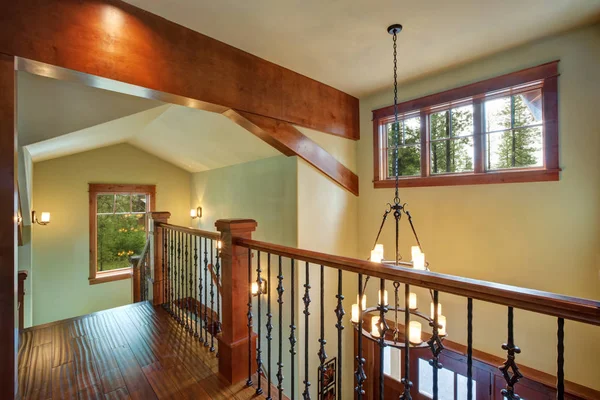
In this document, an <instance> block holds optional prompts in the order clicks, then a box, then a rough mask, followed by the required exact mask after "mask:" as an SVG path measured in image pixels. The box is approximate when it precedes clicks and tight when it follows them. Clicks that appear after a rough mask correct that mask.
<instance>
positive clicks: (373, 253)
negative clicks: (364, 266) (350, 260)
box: [369, 250, 383, 263]
mask: <svg viewBox="0 0 600 400" xmlns="http://www.w3.org/2000/svg"><path fill="white" fill-rule="evenodd" d="M382 259H383V257H382V256H381V254H380V253H379V252H378V251H377V250H371V258H369V260H370V261H371V262H376V263H380V262H381V260H382Z"/></svg>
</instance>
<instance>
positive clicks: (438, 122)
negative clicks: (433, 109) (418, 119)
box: [429, 111, 450, 140]
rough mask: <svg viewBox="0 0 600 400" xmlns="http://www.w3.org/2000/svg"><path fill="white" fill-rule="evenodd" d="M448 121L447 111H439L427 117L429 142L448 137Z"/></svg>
mask: <svg viewBox="0 0 600 400" xmlns="http://www.w3.org/2000/svg"><path fill="white" fill-rule="evenodd" d="M449 120H450V113H449V112H448V111H440V112H437V113H432V114H430V115H429V129H430V131H431V140H435V139H444V138H447V137H449V135H450V130H449V125H448V123H449V122H448V121H449Z"/></svg>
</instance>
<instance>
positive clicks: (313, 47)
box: [126, 0, 600, 97]
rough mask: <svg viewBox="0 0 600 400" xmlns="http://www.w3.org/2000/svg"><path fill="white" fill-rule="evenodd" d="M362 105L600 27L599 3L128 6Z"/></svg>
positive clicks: (266, 1)
mask: <svg viewBox="0 0 600 400" xmlns="http://www.w3.org/2000/svg"><path fill="white" fill-rule="evenodd" d="M126 1H127V2H129V3H131V4H133V5H135V6H138V7H141V8H143V9H145V10H147V11H150V12H152V13H154V14H158V15H160V16H163V17H164V18H166V19H169V20H171V21H173V22H176V23H179V24H181V25H183V26H186V27H188V28H190V29H193V30H195V31H198V32H200V33H203V34H205V35H207V36H210V37H212V38H215V39H217V40H220V41H222V42H225V43H227V44H230V45H232V46H234V47H237V48H240V49H242V50H245V51H247V52H249V53H252V54H254V55H257V56H259V57H262V58H264V59H266V60H269V61H272V62H274V63H276V64H279V65H282V66H284V67H287V68H289V69H292V70H294V71H296V72H298V73H301V74H304V75H306V76H308V77H310V78H313V79H316V80H317V81H320V82H323V83H326V84H328V85H330V86H333V87H335V88H337V89H340V90H342V91H345V92H346V93H349V94H351V95H354V96H357V97H361V96H364V95H367V94H369V93H372V92H374V91H377V90H380V89H382V88H385V87H389V86H390V85H391V51H392V49H391V46H392V42H391V38H390V36H389V35H388V34H387V33H386V31H385V29H386V27H387V26H388V25H390V24H392V23H401V24H403V25H404V32H402V33H401V34H400V36H399V40H398V51H399V55H400V56H399V60H400V63H399V79H400V80H401V81H405V80H409V79H412V78H416V77H419V76H422V75H425V74H429V73H433V72H435V71H438V70H441V69H445V68H448V67H451V66H454V65H458V64H461V63H465V62H468V61H470V60H473V59H476V58H479V57H483V56H486V55H489V54H492V53H495V52H498V51H501V50H503V49H506V48H510V47H514V46H517V45H519V44H523V43H525V42H528V41H531V40H535V39H538V38H541V37H544V36H547V35H549V34H552V33H557V32H560V31H564V30H568V29H570V28H573V27H576V26H579V25H583V24H586V23H590V22H593V21H597V20H599V19H600V1H596V0H555V1H548V0H502V1H497V0H460V1H448V0H419V1H415V0H377V1H365V0H329V1H323V0H286V1H281V0H254V1H239V0H220V1H211V2H203V1H197V0H176V1H163V0H126Z"/></svg>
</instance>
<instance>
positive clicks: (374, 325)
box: [371, 317, 381, 337]
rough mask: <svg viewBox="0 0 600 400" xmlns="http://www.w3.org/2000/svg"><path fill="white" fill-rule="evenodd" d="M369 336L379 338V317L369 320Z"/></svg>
mask: <svg viewBox="0 0 600 400" xmlns="http://www.w3.org/2000/svg"><path fill="white" fill-rule="evenodd" d="M371 336H373V337H380V336H381V335H380V334H379V317H373V318H371Z"/></svg>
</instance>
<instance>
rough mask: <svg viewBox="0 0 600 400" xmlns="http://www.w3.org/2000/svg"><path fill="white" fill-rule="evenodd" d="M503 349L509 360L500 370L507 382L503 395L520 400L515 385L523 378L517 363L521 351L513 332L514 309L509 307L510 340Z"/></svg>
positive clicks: (509, 399) (512, 399)
mask: <svg viewBox="0 0 600 400" xmlns="http://www.w3.org/2000/svg"><path fill="white" fill-rule="evenodd" d="M502 349H503V350H506V352H507V359H506V361H505V362H504V364H502V365H501V366H500V367H498V369H499V370H500V372H502V376H504V380H505V381H506V388H505V389H502V391H501V393H502V395H503V396H504V397H506V398H507V399H508V400H519V399H520V397H519V395H518V394H516V393H515V385H516V384H517V382H519V380H520V379H521V378H522V377H523V375H522V374H521V372H520V371H519V367H518V366H517V363H516V362H515V355H516V354H519V353H521V349H519V347H517V346H515V340H514V330H513V308H512V307H508V340H507V342H506V343H504V344H503V345H502Z"/></svg>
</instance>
